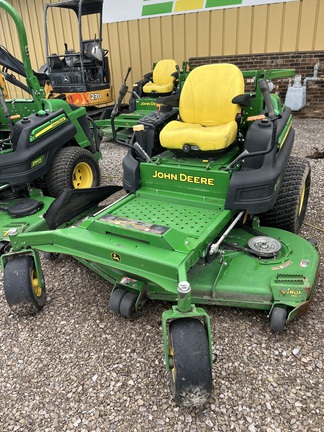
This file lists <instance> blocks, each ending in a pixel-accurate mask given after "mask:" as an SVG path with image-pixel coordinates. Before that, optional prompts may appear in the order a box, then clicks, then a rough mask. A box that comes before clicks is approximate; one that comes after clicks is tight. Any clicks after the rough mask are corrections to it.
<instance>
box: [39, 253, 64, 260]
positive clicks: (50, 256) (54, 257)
mask: <svg viewBox="0 0 324 432" xmlns="http://www.w3.org/2000/svg"><path fill="white" fill-rule="evenodd" d="M43 256H44V258H45V259H46V260H47V261H56V260H57V259H58V257H59V256H60V254H59V253H56V252H44V254H43Z"/></svg>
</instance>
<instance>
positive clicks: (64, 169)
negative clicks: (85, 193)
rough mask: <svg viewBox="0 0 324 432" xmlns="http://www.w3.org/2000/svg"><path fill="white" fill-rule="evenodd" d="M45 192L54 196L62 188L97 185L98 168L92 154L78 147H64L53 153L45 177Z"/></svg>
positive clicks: (81, 187)
mask: <svg viewBox="0 0 324 432" xmlns="http://www.w3.org/2000/svg"><path fill="white" fill-rule="evenodd" d="M45 184H46V189H47V192H48V193H49V195H50V196H52V197H54V198H56V197H57V196H58V195H59V194H60V193H61V192H62V191H63V190H64V189H84V188H91V187H95V186H99V184H100V168H99V164H98V162H97V160H96V159H95V157H94V156H93V154H92V153H91V152H90V151H89V150H86V149H83V148H80V147H64V148H62V149H61V150H59V151H58V152H57V154H56V155H55V157H54V159H53V162H52V165H51V168H50V169H49V171H48V173H47V174H46V177H45Z"/></svg>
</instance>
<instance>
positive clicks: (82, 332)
mask: <svg viewBox="0 0 324 432" xmlns="http://www.w3.org/2000/svg"><path fill="white" fill-rule="evenodd" d="M295 129H296V141H295V148H294V154H297V155H302V156H307V155H309V154H312V153H313V152H314V151H315V150H316V149H317V150H319V151H320V150H323V133H324V121H323V120H316V119H307V120H304V119H298V120H295ZM102 147H103V152H104V160H103V162H102V168H103V172H104V175H103V183H113V184H121V168H122V166H121V161H122V155H123V154H124V153H125V149H124V148H121V147H119V146H117V145H116V144H113V143H108V142H105V143H104V144H103V146H102ZM310 164H311V166H312V181H313V184H312V191H311V198H310V203H309V207H308V212H307V215H306V220H305V222H306V223H305V224H304V226H303V229H302V233H301V235H302V236H304V237H312V238H316V239H317V240H318V242H319V249H320V251H323V247H324V234H323V224H322V214H323V180H322V179H323V177H324V172H323V170H324V161H323V159H310ZM121 194H122V193H121ZM43 269H44V273H45V279H46V286H47V293H48V301H47V303H46V305H45V307H44V309H43V311H42V312H41V313H39V314H38V315H36V316H30V317H22V318H18V317H16V316H14V315H13V314H12V313H11V312H10V310H9V309H8V307H7V304H6V302H5V299H4V295H3V291H2V287H1V295H0V317H1V318H0V349H1V357H0V364H1V375H0V431H1V432H9V431H24V432H25V431H33V432H38V431H39V432H46V431H60V432H62V431H80V432H102V431H118V432H123V431H132V432H137V431H138V432H139V431H144V430H145V431H183V432H185V431H188V432H189V431H190V432H200V431H224V432H227V431H239V432H241V431H248V432H259V431H263V432H273V431H274V432H287V431H303V432H305V431H306V432H313V431H314V432H315V431H316V432H319V431H324V420H323V416H324V411H323V410H324V359H323V339H324V321H323V316H324V294H323V276H321V277H320V279H319V281H318V285H317V291H316V295H315V301H314V302H313V304H312V306H311V308H310V310H309V312H308V313H307V314H306V315H304V316H302V317H300V318H298V319H297V320H295V321H293V322H291V323H290V324H289V326H288V327H287V330H286V331H285V332H284V333H282V334H272V333H270V331H269V328H268V319H267V314H266V312H264V311H255V310H240V309H230V308H221V307H206V310H207V312H208V313H209V314H210V317H211V322H212V332H213V350H214V353H215V354H216V355H217V362H216V364H215V366H214V369H213V385H214V389H213V393H212V398H211V400H210V402H209V403H208V404H207V405H206V406H204V407H202V408H194V409H181V408H179V407H178V406H177V405H176V404H175V403H174V402H173V400H172V398H171V394H170V389H169V376H168V374H167V372H166V369H165V366H164V363H163V340H162V328H161V314H162V312H163V311H164V310H165V309H167V308H168V307H169V305H168V304H164V303H161V302H154V303H153V302H149V303H147V304H146V307H145V308H144V310H143V312H142V314H141V315H140V316H139V317H138V318H137V319H136V320H133V321H129V320H126V319H124V318H122V317H120V316H117V315H116V314H114V313H112V312H110V311H109V309H108V307H107V299H108V296H109V293H110V292H111V288H112V287H111V286H110V285H109V284H108V283H106V282H105V281H104V280H103V279H101V278H100V277H99V276H97V275H95V274H93V273H91V272H90V271H89V270H88V269H86V268H85V267H83V266H82V265H81V264H79V263H77V262H76V261H75V260H74V259H73V258H70V257H60V258H59V259H58V261H56V262H49V261H43ZM321 274H323V263H321ZM1 281H2V276H1Z"/></svg>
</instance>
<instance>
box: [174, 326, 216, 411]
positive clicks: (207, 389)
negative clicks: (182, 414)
mask: <svg viewBox="0 0 324 432" xmlns="http://www.w3.org/2000/svg"><path fill="white" fill-rule="evenodd" d="M169 358H170V369H171V370H170V372H171V391H172V396H173V398H174V400H175V401H176V402H177V404H179V405H183V406H197V405H202V404H204V403H206V402H207V401H208V399H209V397H210V394H211V389H212V365H211V359H210V351H209V343H208V338H207V334H206V330H205V328H204V326H203V324H202V323H201V321H199V320H198V319H195V318H180V319H176V320H174V321H172V322H171V324H170V331H169Z"/></svg>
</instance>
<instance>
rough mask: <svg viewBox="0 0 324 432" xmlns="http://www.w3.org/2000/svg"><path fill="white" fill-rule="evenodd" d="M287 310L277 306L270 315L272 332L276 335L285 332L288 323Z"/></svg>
mask: <svg viewBox="0 0 324 432" xmlns="http://www.w3.org/2000/svg"><path fill="white" fill-rule="evenodd" d="M287 316H288V313H287V309H285V308H284V307H282V306H275V307H274V308H273V309H272V312H271V315H270V330H271V331H273V332H275V333H281V332H283V331H284V328H285V325H286V321H287Z"/></svg>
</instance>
